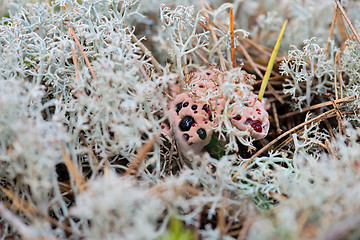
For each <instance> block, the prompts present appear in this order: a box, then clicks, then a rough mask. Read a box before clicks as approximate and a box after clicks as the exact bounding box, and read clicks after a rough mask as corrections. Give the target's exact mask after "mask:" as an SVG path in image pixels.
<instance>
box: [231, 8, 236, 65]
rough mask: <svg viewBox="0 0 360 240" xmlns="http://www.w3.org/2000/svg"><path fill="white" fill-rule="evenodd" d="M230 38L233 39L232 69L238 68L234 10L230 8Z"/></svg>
mask: <svg viewBox="0 0 360 240" xmlns="http://www.w3.org/2000/svg"><path fill="white" fill-rule="evenodd" d="M230 38H231V61H232V67H233V68H236V57H235V39H234V14H233V9H232V8H230Z"/></svg>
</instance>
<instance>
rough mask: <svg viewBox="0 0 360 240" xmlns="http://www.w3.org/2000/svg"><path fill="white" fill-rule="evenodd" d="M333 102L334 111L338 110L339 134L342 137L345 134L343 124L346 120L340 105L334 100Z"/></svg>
mask: <svg viewBox="0 0 360 240" xmlns="http://www.w3.org/2000/svg"><path fill="white" fill-rule="evenodd" d="M331 102H332V105H333V107H334V109H335V110H336V116H337V119H338V128H339V133H340V134H341V135H342V133H343V132H344V128H343V125H342V122H343V120H344V116H343V115H342V113H341V111H340V109H339V107H338V105H337V104H336V103H335V101H334V100H333V99H332V100H331Z"/></svg>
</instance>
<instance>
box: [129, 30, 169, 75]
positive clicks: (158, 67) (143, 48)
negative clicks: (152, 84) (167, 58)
mask: <svg viewBox="0 0 360 240" xmlns="http://www.w3.org/2000/svg"><path fill="white" fill-rule="evenodd" d="M131 38H132V41H133V42H134V43H136V44H138V45H139V47H140V49H141V51H143V53H144V54H145V55H148V56H150V57H149V58H150V62H151V63H152V64H153V65H154V68H155V70H156V72H157V73H158V74H161V75H162V73H163V70H162V66H161V64H160V63H159V62H158V61H157V60H156V58H155V57H154V56H153V55H152V54H151V51H150V50H149V49H148V48H147V47H146V46H145V45H144V44H143V43H142V42H141V41H139V39H137V37H136V36H135V35H134V34H132V35H131Z"/></svg>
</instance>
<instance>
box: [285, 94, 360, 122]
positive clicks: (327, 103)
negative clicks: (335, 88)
mask: <svg viewBox="0 0 360 240" xmlns="http://www.w3.org/2000/svg"><path fill="white" fill-rule="evenodd" d="M355 99H356V98H355V97H354V96H349V97H345V98H340V99H338V100H335V101H334V102H335V103H336V104H339V103H346V102H352V101H354V100H355ZM332 104H333V103H332V101H328V102H324V103H319V104H316V105H313V106H310V107H306V108H303V109H302V110H298V111H294V112H290V113H287V114H284V115H281V116H280V119H284V118H288V117H291V116H295V115H297V114H300V113H305V112H307V111H311V110H315V109H318V108H322V107H326V106H330V105H332Z"/></svg>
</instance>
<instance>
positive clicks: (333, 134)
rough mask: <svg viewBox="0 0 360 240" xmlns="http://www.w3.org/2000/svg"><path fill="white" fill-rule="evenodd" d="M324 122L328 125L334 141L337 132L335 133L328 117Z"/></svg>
mask: <svg viewBox="0 0 360 240" xmlns="http://www.w3.org/2000/svg"><path fill="white" fill-rule="evenodd" d="M324 123H325V125H326V127H327V129H328V131H329V133H330V138H331V141H332V142H333V141H335V133H334V130H333V129H332V127H331V125H330V123H329V121H328V120H327V119H325V120H324Z"/></svg>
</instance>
